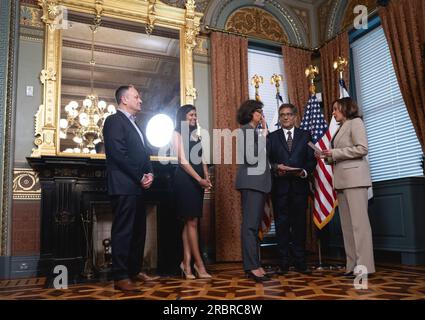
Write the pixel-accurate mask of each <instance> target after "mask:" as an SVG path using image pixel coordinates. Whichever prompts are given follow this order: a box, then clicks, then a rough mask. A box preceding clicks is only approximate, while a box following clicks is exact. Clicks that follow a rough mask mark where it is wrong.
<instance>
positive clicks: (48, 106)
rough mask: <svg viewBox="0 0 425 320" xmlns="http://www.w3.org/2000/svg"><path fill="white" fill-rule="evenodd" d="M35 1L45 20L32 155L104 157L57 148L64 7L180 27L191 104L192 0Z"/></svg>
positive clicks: (185, 92) (184, 88)
mask: <svg viewBox="0 0 425 320" xmlns="http://www.w3.org/2000/svg"><path fill="white" fill-rule="evenodd" d="M38 4H39V6H40V7H41V8H42V16H41V20H42V21H43V22H44V24H45V43H44V46H45V50H44V52H45V55H44V67H43V70H42V71H41V75H40V80H42V81H44V83H43V103H42V104H41V105H40V107H39V110H38V111H37V113H36V115H35V140H34V143H35V145H36V147H35V148H34V149H33V150H32V154H31V156H32V157H40V156H43V155H57V156H77V157H79V156H80V157H81V156H84V157H87V156H90V157H91V158H105V155H104V154H90V155H87V154H84V155H74V154H72V155H71V154H68V153H63V152H60V149H59V134H58V132H59V126H58V123H59V117H60V96H61V94H60V87H61V86H60V82H61V60H62V58H61V52H62V50H61V49H62V41H61V39H62V38H61V37H62V36H61V33H62V30H61V29H60V28H57V26H58V25H57V23H58V21H57V20H59V18H60V15H61V10H63V9H65V8H66V9H67V10H68V11H75V12H79V13H85V14H93V13H96V14H100V12H101V13H102V16H104V17H109V18H114V19H120V20H126V21H132V22H137V23H143V24H147V25H149V24H152V26H160V27H165V28H170V29H177V30H180V84H181V85H180V87H181V91H180V92H181V103H182V104H187V103H190V104H193V102H194V100H195V98H196V95H194V94H193V93H194V88H193V50H194V48H195V47H196V44H197V42H196V37H197V35H198V33H199V30H200V27H199V26H200V20H201V17H202V13H199V12H196V11H195V7H196V5H195V1H194V0H187V1H186V9H181V8H176V7H173V6H169V5H167V4H164V3H162V2H160V1H159V0H148V1H140V0H96V2H95V3H94V1H93V2H92V1H87V0H60V1H59V0H39V1H38Z"/></svg>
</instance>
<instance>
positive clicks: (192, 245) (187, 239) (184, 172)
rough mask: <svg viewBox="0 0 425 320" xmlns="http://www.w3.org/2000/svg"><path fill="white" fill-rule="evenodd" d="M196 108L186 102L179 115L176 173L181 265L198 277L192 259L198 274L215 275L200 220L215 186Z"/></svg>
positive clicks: (175, 140) (189, 274)
mask: <svg viewBox="0 0 425 320" xmlns="http://www.w3.org/2000/svg"><path fill="white" fill-rule="evenodd" d="M196 120H197V116H196V108H195V107H194V106H193V105H184V106H182V107H180V108H179V110H178V111H177V116H176V128H175V129H174V133H173V149H174V152H175V154H176V155H177V158H178V162H179V166H178V168H177V170H176V174H175V177H174V194H175V199H176V212H177V215H178V216H179V217H180V218H182V219H183V221H184V227H183V232H182V240H183V261H182V262H181V264H180V269H181V270H182V273H183V274H184V275H185V277H186V279H195V275H194V274H193V273H192V269H191V261H192V258H193V260H194V265H193V267H194V269H195V272H196V275H197V276H198V278H211V275H209V274H208V273H207V271H206V269H205V265H204V262H203V261H202V258H201V253H200V250H199V241H198V221H199V218H200V217H202V207H203V199H204V190H205V189H210V188H211V187H212V184H211V181H210V179H209V177H208V167H207V165H206V164H205V162H204V161H203V160H202V146H201V139H200V137H199V136H198V135H197V122H196Z"/></svg>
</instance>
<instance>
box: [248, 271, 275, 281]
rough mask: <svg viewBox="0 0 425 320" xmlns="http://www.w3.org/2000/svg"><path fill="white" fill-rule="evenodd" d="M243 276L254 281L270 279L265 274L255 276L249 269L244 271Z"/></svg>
mask: <svg viewBox="0 0 425 320" xmlns="http://www.w3.org/2000/svg"><path fill="white" fill-rule="evenodd" d="M245 276H246V277H247V278H251V279H252V280H254V281H255V282H264V281H270V280H271V278H270V277H269V276H267V275H263V276H261V277H259V276H256V275H255V274H253V273H252V272H251V271H246V272H245Z"/></svg>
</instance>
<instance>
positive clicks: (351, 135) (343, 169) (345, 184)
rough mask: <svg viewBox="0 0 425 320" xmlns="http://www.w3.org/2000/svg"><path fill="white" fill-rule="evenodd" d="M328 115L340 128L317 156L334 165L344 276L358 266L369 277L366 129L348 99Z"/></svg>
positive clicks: (372, 269)
mask: <svg viewBox="0 0 425 320" xmlns="http://www.w3.org/2000/svg"><path fill="white" fill-rule="evenodd" d="M332 114H333V116H334V117H335V119H336V121H337V122H339V124H340V128H339V130H338V131H337V133H336V134H335V135H334V137H333V139H332V142H331V146H332V148H331V149H330V150H325V151H322V154H321V156H322V157H325V158H326V161H327V162H328V163H329V164H333V165H334V168H333V172H334V188H335V190H336V192H337V196H338V205H339V214H340V219H341V227H342V234H343V236H344V247H345V253H346V255H347V265H346V275H353V271H354V268H355V267H356V266H361V265H363V266H365V267H366V268H367V269H366V270H362V271H361V273H368V274H372V273H374V272H375V263H374V258H373V245H372V231H371V228H370V223H369V216H368V197H367V189H368V188H369V187H370V186H371V185H372V181H371V178H370V171H369V164H368V162H367V160H366V159H365V157H366V155H367V153H368V144H367V137H366V129H365V126H364V124H363V121H362V119H361V117H360V115H359V107H358V105H357V103H356V102H355V101H354V100H353V99H351V98H342V99H338V100H336V101H335V102H334V103H333V113H332ZM358 272H360V271H358Z"/></svg>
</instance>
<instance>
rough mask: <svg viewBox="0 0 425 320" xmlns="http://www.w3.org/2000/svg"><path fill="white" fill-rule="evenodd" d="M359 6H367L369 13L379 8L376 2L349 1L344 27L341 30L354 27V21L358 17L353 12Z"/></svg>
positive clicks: (374, 0) (370, 0) (363, 0)
mask: <svg viewBox="0 0 425 320" xmlns="http://www.w3.org/2000/svg"><path fill="white" fill-rule="evenodd" d="M357 5H363V6H366V7H367V10H368V12H369V13H370V12H372V11H373V10H375V9H376V8H377V2H376V0H349V2H348V5H347V7H346V8H345V11H344V16H343V17H344V19H343V21H342V24H341V26H342V27H341V28H340V29H341V30H342V29H347V28H348V27H350V26H353V21H354V18H355V16H356V15H355V14H354V12H353V11H354V8H355V7H356V6H357Z"/></svg>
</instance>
